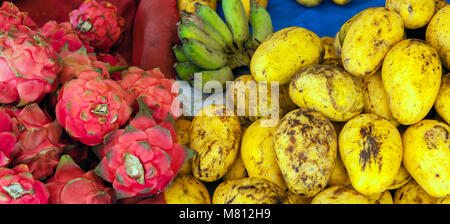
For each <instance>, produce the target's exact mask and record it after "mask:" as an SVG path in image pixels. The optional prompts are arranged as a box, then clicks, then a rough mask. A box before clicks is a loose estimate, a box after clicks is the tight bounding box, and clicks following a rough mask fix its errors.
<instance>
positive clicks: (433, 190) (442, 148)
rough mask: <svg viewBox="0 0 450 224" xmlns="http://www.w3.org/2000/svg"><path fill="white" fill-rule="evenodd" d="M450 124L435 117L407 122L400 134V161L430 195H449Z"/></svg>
mask: <svg viewBox="0 0 450 224" xmlns="http://www.w3.org/2000/svg"><path fill="white" fill-rule="evenodd" d="M449 133H450V127H449V126H448V125H447V124H445V123H442V122H439V121H435V120H423V121H421V122H419V123H417V124H415V125H412V126H409V127H408V129H406V131H405V133H404V134H403V145H404V155H403V164H404V166H405V168H406V169H407V170H408V172H409V173H410V174H411V176H412V177H413V178H414V180H416V181H417V183H418V184H419V185H420V186H422V188H423V189H424V190H425V191H426V192H427V193H428V194H430V195H431V196H433V197H447V196H450V166H449V161H450V136H449Z"/></svg>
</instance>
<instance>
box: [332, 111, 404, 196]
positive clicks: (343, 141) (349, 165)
mask: <svg viewBox="0 0 450 224" xmlns="http://www.w3.org/2000/svg"><path fill="white" fill-rule="evenodd" d="M339 153H340V156H341V158H342V162H343V163H344V166H345V168H346V170H347V172H348V175H349V177H350V181H351V183H352V186H353V188H354V189H355V190H357V191H358V192H359V193H361V194H363V195H373V194H378V193H381V192H383V191H385V190H386V189H387V188H388V187H389V186H390V185H391V184H392V182H393V181H394V178H395V176H396V174H397V172H398V170H399V169H400V166H401V162H402V156H403V148H402V138H401V136H400V133H399V132H398V130H397V128H396V127H395V126H393V125H392V124H391V123H390V122H389V121H388V120H386V119H384V118H383V117H381V116H378V115H375V114H361V115H359V116H357V117H355V118H353V119H351V120H350V121H348V122H347V123H346V124H345V125H344V128H343V129H342V131H341V133H340V135H339Z"/></svg>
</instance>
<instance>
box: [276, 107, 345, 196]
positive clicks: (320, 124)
mask: <svg viewBox="0 0 450 224" xmlns="http://www.w3.org/2000/svg"><path fill="white" fill-rule="evenodd" d="M273 140H274V148H275V155H276V159H277V163H278V166H279V167H280V170H281V173H282V175H283V178H284V180H285V181H286V184H287V186H288V189H289V190H290V191H292V192H293V193H294V194H296V195H299V196H302V197H312V196H314V195H316V194H317V193H319V192H320V191H321V190H323V189H324V188H325V187H326V185H327V182H328V180H329V179H330V176H331V173H332V171H333V168H334V166H335V161H336V155H337V137H336V131H335V130H334V127H333V125H332V124H331V122H330V121H329V120H328V119H327V118H326V117H325V116H323V115H322V114H321V113H319V112H317V111H313V110H308V109H303V108H300V109H297V110H293V111H291V112H289V113H288V114H286V116H284V117H283V118H282V119H281V121H280V124H279V125H278V127H277V129H276V130H275V132H274V135H273Z"/></svg>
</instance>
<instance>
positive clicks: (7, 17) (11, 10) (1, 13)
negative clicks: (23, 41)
mask: <svg viewBox="0 0 450 224" xmlns="http://www.w3.org/2000/svg"><path fill="white" fill-rule="evenodd" d="M23 25H25V26H27V27H29V28H30V29H33V30H36V29H37V28H38V26H37V25H36V23H35V22H34V21H33V20H32V19H31V18H30V17H29V16H28V14H27V13H26V12H21V11H20V10H19V8H17V6H15V5H14V4H13V3H12V2H8V1H4V2H3V3H2V6H1V7H0V31H8V30H10V29H11V28H13V27H14V29H22V28H21V26H23Z"/></svg>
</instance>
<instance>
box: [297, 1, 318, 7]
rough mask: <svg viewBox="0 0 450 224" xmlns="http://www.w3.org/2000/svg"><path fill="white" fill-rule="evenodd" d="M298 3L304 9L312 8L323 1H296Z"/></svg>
mask: <svg viewBox="0 0 450 224" xmlns="http://www.w3.org/2000/svg"><path fill="white" fill-rule="evenodd" d="M296 1H297V2H298V3H300V4H301V5H303V6H305V7H314V6H318V5H320V3H322V2H323V0H296Z"/></svg>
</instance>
